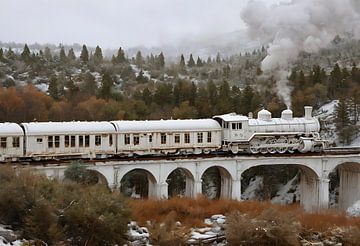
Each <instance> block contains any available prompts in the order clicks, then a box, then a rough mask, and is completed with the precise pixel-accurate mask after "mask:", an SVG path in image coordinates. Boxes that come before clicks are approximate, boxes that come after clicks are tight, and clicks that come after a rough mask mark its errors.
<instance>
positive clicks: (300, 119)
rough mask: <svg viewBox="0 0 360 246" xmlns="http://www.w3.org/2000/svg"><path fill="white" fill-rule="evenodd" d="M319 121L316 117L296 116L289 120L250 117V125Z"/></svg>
mask: <svg viewBox="0 0 360 246" xmlns="http://www.w3.org/2000/svg"><path fill="white" fill-rule="evenodd" d="M313 122H317V120H316V118H312V119H310V120H309V119H305V118H304V117H294V118H291V119H289V120H285V119H281V118H272V119H271V120H259V119H249V125H250V126H264V125H284V124H286V125H298V124H306V123H313Z"/></svg>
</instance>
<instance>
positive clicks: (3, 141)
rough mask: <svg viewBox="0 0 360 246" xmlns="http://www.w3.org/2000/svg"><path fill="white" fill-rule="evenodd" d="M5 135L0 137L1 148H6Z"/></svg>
mask: <svg viewBox="0 0 360 246" xmlns="http://www.w3.org/2000/svg"><path fill="white" fill-rule="evenodd" d="M6 139H7V138H6V137H2V138H1V139H0V146H1V148H6Z"/></svg>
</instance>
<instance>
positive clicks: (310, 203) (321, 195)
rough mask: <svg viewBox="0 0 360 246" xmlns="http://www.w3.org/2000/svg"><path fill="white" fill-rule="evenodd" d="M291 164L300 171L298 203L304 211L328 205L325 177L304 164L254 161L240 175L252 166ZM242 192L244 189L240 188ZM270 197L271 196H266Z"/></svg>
mask: <svg viewBox="0 0 360 246" xmlns="http://www.w3.org/2000/svg"><path fill="white" fill-rule="evenodd" d="M285 165H286V166H292V167H296V168H297V169H298V170H299V171H300V187H299V188H300V204H301V205H302V207H303V208H304V209H305V210H306V211H315V210H318V209H320V208H324V207H328V200H329V191H328V183H329V181H328V180H327V179H322V178H321V177H320V176H319V174H318V172H317V170H316V169H314V168H312V166H310V165H306V164H293V163H288V164H286V163H281V164H277V163H275V162H274V163H266V164H264V163H261V162H260V163H256V164H253V165H252V166H251V167H247V168H246V169H243V172H242V173H241V177H243V175H244V174H245V172H247V171H250V170H251V169H253V168H261V167H263V168H266V167H267V166H285ZM242 192H244V190H242ZM267 198H269V199H270V198H271V197H267Z"/></svg>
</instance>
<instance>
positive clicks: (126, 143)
mask: <svg viewBox="0 0 360 246" xmlns="http://www.w3.org/2000/svg"><path fill="white" fill-rule="evenodd" d="M124 141H125V145H129V144H130V134H125V138H124Z"/></svg>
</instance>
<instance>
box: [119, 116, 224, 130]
mask: <svg viewBox="0 0 360 246" xmlns="http://www.w3.org/2000/svg"><path fill="white" fill-rule="evenodd" d="M112 123H114V124H115V125H116V128H117V130H118V132H165V131H174V132H180V131H210V130H221V127H220V125H219V123H218V122H217V121H215V120H212V119H200V120H147V121H112Z"/></svg>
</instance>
